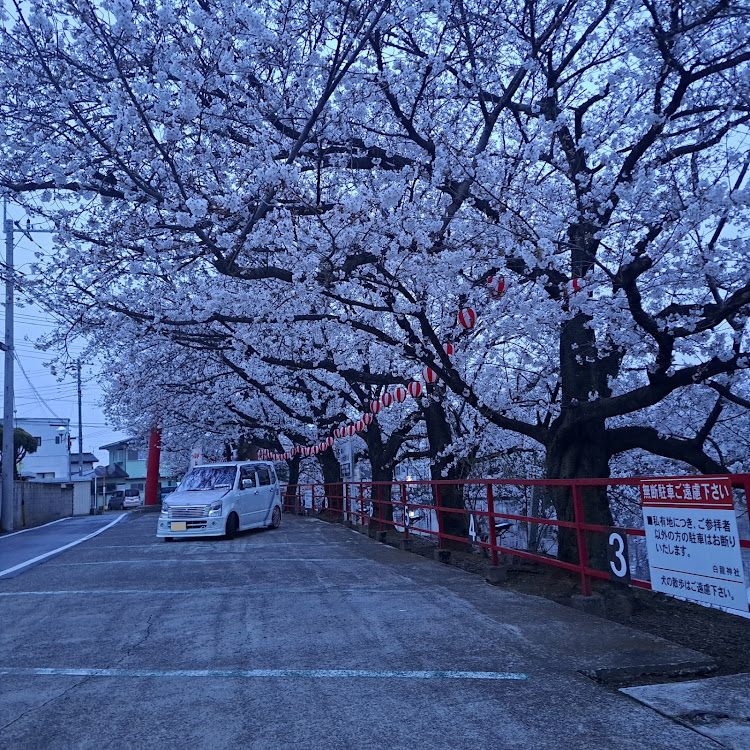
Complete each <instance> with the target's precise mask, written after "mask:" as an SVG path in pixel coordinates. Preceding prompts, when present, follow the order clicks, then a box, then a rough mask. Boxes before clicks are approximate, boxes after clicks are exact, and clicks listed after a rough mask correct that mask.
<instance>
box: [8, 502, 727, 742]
mask: <svg viewBox="0 0 750 750" xmlns="http://www.w3.org/2000/svg"><path fill="white" fill-rule="evenodd" d="M155 524H156V517H155V516H154V515H153V514H142V515H137V514H128V516H127V517H126V518H124V519H123V520H122V522H119V523H117V524H115V525H113V526H111V527H109V528H107V529H106V530H105V531H103V532H102V533H99V534H98V535H96V536H94V537H92V538H90V539H88V540H86V541H85V542H83V543H82V544H79V545H77V546H73V547H70V548H69V549H66V550H65V551H63V552H61V553H60V554H57V555H55V556H53V557H49V558H47V559H45V560H43V561H41V562H40V563H39V564H37V565H36V566H35V567H33V568H30V569H27V570H25V571H23V572H21V574H19V575H16V576H15V577H12V578H4V579H1V580H0V618H1V619H0V625H1V626H2V635H1V638H2V640H1V643H2V650H1V654H2V655H1V657H0V675H2V719H1V722H2V746H3V748H5V749H6V750H7V749H10V748H97V749H101V748H172V747H190V748H204V747H205V748H269V749H271V748H326V749H327V750H330V749H332V748H383V747H388V748H410V749H414V748H430V750H434V749H435V748H463V747H472V748H534V749H535V750H537V749H538V748H557V747H564V748H567V749H573V748H582V749H583V748H586V749H587V750H589V749H591V748H597V749H602V748H618V750H619V749H623V748H639V749H643V748H664V747H669V746H676V747H681V748H684V749H685V750H691V749H692V748H716V747H717V745H716V743H715V742H713V741H712V740H710V739H708V738H706V737H704V736H702V735H701V734H699V733H697V732H695V731H693V730H691V729H689V728H687V727H686V726H684V725H683V724H681V723H679V722H675V721H673V720H672V719H669V718H667V717H665V716H663V715H662V714H660V713H658V712H657V711H655V710H652V709H651V708H648V707H647V706H645V705H643V704H641V703H639V702H637V701H636V700H634V699H633V698H631V697H629V696H628V695H625V694H623V693H621V692H618V691H616V690H614V689H611V688H608V687H606V686H603V685H600V684H597V683H596V682H594V681H592V680H591V679H589V678H588V677H586V676H584V675H583V674H582V673H581V672H582V670H587V669H592V668H596V667H601V666H605V667H606V666H608V665H616V664H619V663H622V662H623V660H624V661H627V660H633V659H636V660H637V659H640V660H646V661H649V660H651V661H658V660H659V659H661V660H673V661H680V660H685V661H690V660H691V659H693V658H696V657H698V655H696V654H695V653H694V652H686V651H685V650H684V649H680V648H678V647H676V646H673V645H671V644H667V643H666V642H664V641H659V640H658V639H655V638H653V637H651V636H647V635H644V634H643V633H638V632H636V631H631V630H629V629H627V628H623V627H621V626H618V625H615V624H613V623H611V622H607V621H604V620H599V619H598V618H595V617H590V616H587V615H584V614H583V613H581V612H577V611H575V610H572V609H569V608H566V607H562V606H559V605H557V604H554V603H552V602H549V601H546V600H541V599H537V598H534V597H526V596H523V595H520V594H515V593H513V592H510V591H504V590H501V589H498V588H494V587H490V586H488V585H487V584H485V583H484V582H483V581H482V580H481V579H480V578H479V577H477V576H473V575H471V574H469V573H465V572H463V571H460V570H457V569H455V568H450V567H447V566H444V565H441V564H439V563H436V562H432V561H430V560H426V559H424V558H421V557H418V556H415V555H409V554H408V553H404V552H401V551H399V550H395V549H393V548H390V547H386V546H384V545H380V544H378V543H376V542H374V541H372V540H370V539H367V538H365V537H363V536H361V535H359V534H357V533H356V532H354V531H351V530H349V529H346V528H344V527H342V526H339V525H334V524H326V523H324V522H321V521H318V520H314V519H309V518H294V517H292V518H290V517H287V516H285V517H284V522H283V523H282V527H281V528H280V529H279V530H277V531H252V532H246V533H243V534H240V535H239V536H238V537H237V538H236V539H234V540H232V541H227V540H223V539H218V540H180V541H176V542H174V543H172V544H165V543H164V542H162V541H160V540H157V539H156V538H155V536H154V532H155ZM22 536H23V535H22Z"/></svg>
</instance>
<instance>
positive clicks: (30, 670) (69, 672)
mask: <svg viewBox="0 0 750 750" xmlns="http://www.w3.org/2000/svg"><path fill="white" fill-rule="evenodd" d="M0 675H3V676H6V677H11V676H12V677H27V676H40V677H42V676H51V677H148V678H154V677H161V678H167V679H174V678H175V677H183V678H184V677H187V678H196V677H234V678H237V677H239V678H244V679H253V678H259V677H261V678H263V677H266V678H269V677H270V678H272V679H278V678H282V679H283V678H290V677H291V678H296V679H313V680H320V679H342V678H343V679H350V680H351V679H362V678H376V679H401V680H404V679H406V680H528V679H529V675H527V674H524V673H523V672H461V671H455V672H454V671H450V670H418V671H416V670H400V669H60V668H49V667H0Z"/></svg>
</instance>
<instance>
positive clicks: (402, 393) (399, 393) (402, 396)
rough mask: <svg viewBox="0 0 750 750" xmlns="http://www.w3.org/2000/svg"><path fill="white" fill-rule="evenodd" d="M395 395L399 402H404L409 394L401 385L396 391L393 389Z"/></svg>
mask: <svg viewBox="0 0 750 750" xmlns="http://www.w3.org/2000/svg"><path fill="white" fill-rule="evenodd" d="M393 395H394V396H395V397H396V401H398V403H399V404H403V403H404V401H406V397H407V396H408V395H409V394H408V393H407V392H406V388H404V387H403V386H401V385H400V386H399V387H398V388H396V390H395V391H393Z"/></svg>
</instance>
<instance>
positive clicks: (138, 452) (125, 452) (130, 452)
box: [97, 438, 174, 496]
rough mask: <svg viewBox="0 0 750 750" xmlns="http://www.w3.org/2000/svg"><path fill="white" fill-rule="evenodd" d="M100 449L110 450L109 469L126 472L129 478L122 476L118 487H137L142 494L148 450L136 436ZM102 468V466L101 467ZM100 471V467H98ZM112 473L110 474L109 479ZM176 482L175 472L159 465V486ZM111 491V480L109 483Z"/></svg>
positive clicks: (144, 484)
mask: <svg viewBox="0 0 750 750" xmlns="http://www.w3.org/2000/svg"><path fill="white" fill-rule="evenodd" d="M99 450H106V451H108V452H109V465H108V467H107V469H108V471H109V470H110V468H111V467H113V469H114V470H116V471H117V472H124V473H125V476H126V477H127V478H121V479H120V481H119V482H118V483H117V487H116V488H117V489H136V490H140V491H141V496H143V492H144V491H145V488H146V468H147V463H148V450H147V449H146V448H144V447H143V444H142V443H140V442H139V441H138V440H137V439H136V438H124V439H123V440H118V441H117V442H115V443H109V444H107V445H101V446H99ZM99 468H101V467H99ZM97 471H98V469H97ZM110 476H111V474H109V475H108V477H107V478H108V480H109V477H110ZM167 484H174V472H173V471H171V469H169V468H168V467H165V466H164V465H162V466H160V467H159V486H160V487H162V486H164V485H167ZM107 490H108V491H109V481H108V483H107Z"/></svg>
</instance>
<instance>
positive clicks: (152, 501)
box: [144, 427, 161, 505]
mask: <svg viewBox="0 0 750 750" xmlns="http://www.w3.org/2000/svg"><path fill="white" fill-rule="evenodd" d="M160 460H161V430H160V429H159V428H158V427H154V429H153V430H151V436H150V437H149V439H148V461H146V497H145V500H144V504H145V505H158V504H159V502H160V498H159V497H158V495H159V461H160Z"/></svg>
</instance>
